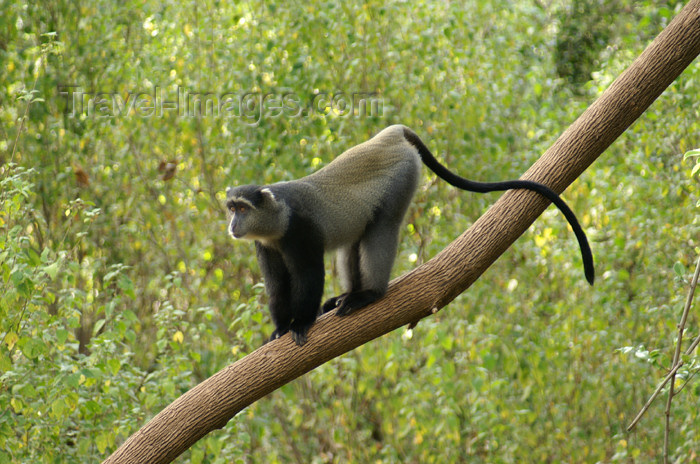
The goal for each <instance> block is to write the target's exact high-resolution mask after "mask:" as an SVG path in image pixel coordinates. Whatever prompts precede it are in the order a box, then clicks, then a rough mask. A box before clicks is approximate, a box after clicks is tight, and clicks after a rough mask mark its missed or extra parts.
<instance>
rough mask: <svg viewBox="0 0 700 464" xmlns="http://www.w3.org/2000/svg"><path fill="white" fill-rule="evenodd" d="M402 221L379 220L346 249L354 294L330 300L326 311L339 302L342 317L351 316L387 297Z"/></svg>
mask: <svg viewBox="0 0 700 464" xmlns="http://www.w3.org/2000/svg"><path fill="white" fill-rule="evenodd" d="M402 218H403V216H401V217H400V218H398V219H397V218H392V217H388V218H384V219H378V220H377V221H376V222H374V223H372V224H370V226H369V227H368V228H367V230H366V232H365V234H364V236H363V237H362V239H360V241H359V242H358V243H357V245H355V246H353V247H351V248H350V249H349V250H345V253H344V254H347V255H346V256H343V258H344V259H343V263H342V264H344V265H343V266H341V267H342V269H343V272H344V273H346V276H344V277H345V281H346V285H347V284H350V287H349V288H350V291H349V292H348V293H346V294H343V295H340V296H338V297H335V298H331V299H330V300H328V301H327V302H326V304H324V305H323V309H324V311H326V310H329V309H332V308H330V304H331V302H333V300H335V301H334V302H335V306H334V307H337V309H338V312H337V314H338V316H347V315H348V314H351V313H353V312H354V311H356V310H358V309H360V308H363V307H365V306H367V305H368V304H370V303H372V302H374V301H376V300H378V299H379V298H381V297H382V296H384V294H385V293H386V290H387V287H388V285H389V277H390V275H391V268H392V266H393V264H394V258H395V257H396V248H397V246H398V233H399V226H400V225H401V221H402ZM327 305H328V307H327Z"/></svg>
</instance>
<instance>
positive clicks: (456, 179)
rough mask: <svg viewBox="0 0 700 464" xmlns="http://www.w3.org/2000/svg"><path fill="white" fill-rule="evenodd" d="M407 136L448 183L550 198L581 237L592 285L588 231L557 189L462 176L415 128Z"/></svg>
mask: <svg viewBox="0 0 700 464" xmlns="http://www.w3.org/2000/svg"><path fill="white" fill-rule="evenodd" d="M404 136H405V137H406V140H408V141H409V142H410V143H411V145H413V146H414V147H416V149H417V150H418V154H420V157H421V160H422V161H423V164H425V165H426V166H428V168H430V170H431V171H433V172H434V173H435V174H436V175H437V176H438V177H440V178H441V179H442V180H444V181H445V182H447V183H448V184H450V185H452V186H454V187H457V188H459V189H462V190H467V191H470V192H477V193H486V192H498V191H504V190H512V189H526V190H532V191H534V192H537V193H539V194H540V195H542V196H544V197H545V198H547V199H548V200H549V201H551V202H552V203H554V204H555V205H556V207H557V208H559V210H560V211H561V212H562V213H563V214H564V217H565V218H566V220H567V221H569V224H571V228H572V229H573V230H574V234H576V239H577V240H578V244H579V247H580V248H581V257H582V259H583V269H584V273H585V274H586V280H587V281H588V283H589V284H591V285H593V282H594V281H595V267H594V266H593V253H592V252H591V247H590V245H589V244H588V238H586V233H585V232H584V231H583V229H582V228H581V224H579V222H578V219H576V215H575V214H574V212H573V211H571V208H569V206H568V205H567V204H566V203H564V200H562V199H561V197H560V196H559V195H557V193H556V192H554V191H553V190H552V189H550V188H549V187H547V186H546V185H543V184H540V183H537V182H533V181H530V180H508V181H503V182H475V181H471V180H469V179H465V178H464V177H460V176H458V175H456V174H454V173H452V172H450V170H449V169H447V168H446V167H445V166H443V165H442V164H440V162H439V161H438V160H437V159H435V157H434V156H433V154H432V153H431V152H430V150H428V147H426V146H425V144H424V143H423V141H422V140H421V139H420V138H419V137H418V135H416V134H415V133H414V132H413V131H412V130H410V129H408V128H405V130H404Z"/></svg>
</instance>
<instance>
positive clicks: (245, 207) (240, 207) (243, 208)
mask: <svg viewBox="0 0 700 464" xmlns="http://www.w3.org/2000/svg"><path fill="white" fill-rule="evenodd" d="M247 210H248V207H247V206H243V205H241V206H239V207H238V212H239V213H245V212H246V211H247Z"/></svg>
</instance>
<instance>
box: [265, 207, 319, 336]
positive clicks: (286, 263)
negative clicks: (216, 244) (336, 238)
mask: <svg viewBox="0 0 700 464" xmlns="http://www.w3.org/2000/svg"><path fill="white" fill-rule="evenodd" d="M322 243H323V238H322V237H321V236H320V233H319V232H318V229H317V228H316V227H315V226H314V224H313V223H312V222H310V221H308V220H305V219H304V218H302V217H300V216H298V215H296V214H292V216H291V217H290V221H289V228H288V229H287V232H286V233H285V234H284V236H283V237H282V239H281V240H280V250H277V249H275V248H273V247H267V246H265V245H263V244H261V243H260V242H256V244H255V247H256V250H257V255H258V260H259V262H260V268H261V270H262V273H263V277H264V278H265V290H266V291H267V294H268V295H269V297H270V303H269V305H270V313H271V315H272V321H273V322H274V324H275V327H276V328H275V331H274V332H272V336H271V337H270V340H274V339H276V338H279V337H281V336H282V335H284V334H286V333H287V332H291V335H292V338H293V339H294V341H295V342H296V343H297V344H298V345H303V344H304V343H306V333H307V332H308V331H309V329H310V328H311V326H312V325H313V323H314V321H315V320H316V316H317V315H318V312H319V303H320V302H321V296H322V295H323V282H324V269H323V245H322Z"/></svg>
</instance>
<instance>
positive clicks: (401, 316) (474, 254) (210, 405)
mask: <svg viewBox="0 0 700 464" xmlns="http://www.w3.org/2000/svg"><path fill="white" fill-rule="evenodd" d="M699 53H700V0H691V1H690V2H689V3H688V4H687V5H686V7H685V8H684V9H683V10H682V11H681V12H680V13H679V15H678V16H677V17H676V18H675V19H674V20H673V21H672V22H671V23H670V24H669V25H668V27H666V29H664V31H663V32H662V33H661V34H660V35H659V36H658V37H657V38H656V39H655V40H654V41H653V43H652V44H651V45H649V47H647V49H646V50H645V51H644V52H643V53H642V54H641V55H640V56H639V58H637V60H635V61H634V63H632V65H631V66H630V67H629V68H628V69H627V70H626V71H625V72H624V73H622V74H621V75H620V76H619V77H618V78H617V80H615V82H613V83H612V84H611V85H610V87H609V88H608V89H607V90H606V91H605V92H604V93H603V94H602V95H601V96H600V98H598V100H597V101H595V102H594V103H593V104H592V105H591V106H590V107H589V108H588V109H587V110H586V111H585V112H584V113H583V114H582V115H581V116H580V117H579V118H578V119H577V120H576V121H575V122H574V123H573V124H572V125H571V126H570V127H569V128H568V129H567V130H566V131H565V132H564V133H563V134H562V135H561V136H560V137H559V139H558V140H557V141H556V142H555V143H554V145H552V147H551V148H550V149H549V150H547V151H546V152H545V154H544V155H543V156H542V157H541V158H540V159H539V160H538V161H537V162H536V163H535V164H534V165H533V166H532V167H531V168H530V169H529V170H528V171H527V172H526V173H525V174H524V175H523V177H522V178H524V179H530V180H534V181H537V182H542V183H544V184H546V185H548V186H549V187H551V188H552V189H553V190H554V191H556V192H562V191H563V190H564V189H565V188H566V187H567V186H568V185H569V184H571V182H573V181H574V180H575V179H576V178H577V177H578V176H579V175H580V174H581V173H582V172H583V171H585V170H586V168H588V166H590V164H591V163H593V161H595V160H596V159H597V158H598V156H600V154H601V153H603V151H604V150H605V149H606V148H607V147H608V146H609V145H610V144H611V143H612V142H613V141H614V140H615V139H616V138H617V137H619V136H620V134H622V132H624V131H625V129H627V127H629V126H630V124H632V122H634V121H635V120H636V119H637V118H638V117H639V116H640V115H641V114H642V113H643V112H644V111H645V110H646V109H647V108H648V107H649V105H651V103H652V102H653V101H654V100H655V99H656V98H657V97H658V96H659V95H660V94H661V93H662V92H663V90H664V89H665V88H666V87H668V86H669V85H670V84H671V83H672V82H673V81H674V80H675V79H676V78H677V77H678V75H679V74H680V73H681V72H682V71H683V70H684V69H685V68H686V67H687V66H688V65H689V64H690V63H691V62H692V61H693V59H695V57H696V56H697V55H698V54H699ZM547 205H548V202H547V201H546V200H544V199H543V198H542V197H541V196H539V195H537V194H535V193H532V192H528V191H523V190H516V191H508V192H506V193H505V194H504V195H503V196H502V197H501V198H500V199H499V200H498V201H497V202H496V203H495V204H494V205H493V206H492V207H491V208H490V209H489V210H488V211H487V212H486V213H485V214H484V215H483V216H482V217H481V218H479V219H478V220H477V221H476V222H475V223H474V225H472V227H470V228H469V229H468V230H467V231H466V232H464V233H463V234H462V235H461V236H460V237H459V238H458V239H457V240H455V241H454V242H452V243H451V244H450V245H449V246H448V247H447V248H445V249H444V250H443V251H442V252H440V253H439V254H438V255H437V256H435V257H434V258H433V259H431V260H430V261H428V262H427V263H425V264H424V265H422V266H420V267H418V268H416V269H415V270H413V271H412V272H410V273H408V274H405V275H403V276H401V277H399V278H397V279H395V280H394V281H392V283H391V285H390V288H389V292H388V293H387V295H386V296H385V297H384V298H382V299H381V300H379V301H378V302H376V303H375V304H372V305H371V306H369V307H367V308H365V309H363V310H361V311H359V312H358V313H356V314H354V315H352V316H351V317H348V318H338V317H335V316H334V314H333V313H329V314H326V315H325V316H323V317H321V318H320V319H319V320H318V321H317V322H316V324H314V326H313V327H312V328H311V330H310V332H309V341H308V342H307V343H306V344H305V345H304V346H302V347H298V346H296V345H295V344H294V342H293V341H292V340H291V338H290V337H289V336H287V335H285V336H284V337H282V338H280V339H278V340H275V341H273V342H271V343H268V344H267V345H265V346H263V347H261V348H259V349H258V350H256V351H254V352H253V353H251V354H249V355H248V356H246V357H245V358H243V359H241V360H239V361H237V362H235V363H233V364H231V365H229V366H227V367H226V368H224V369H223V370H221V371H219V372H218V373H217V374H215V375H213V376H212V377H210V378H209V379H207V380H205V381H204V382H202V383H201V384H199V385H197V386H196V387H194V388H193V389H192V390H190V391H188V392H187V393H185V394H184V395H182V396H181V397H180V398H178V399H177V400H176V401H174V402H173V403H172V404H170V405H169V406H168V407H166V408H165V409H164V410H163V411H161V412H160V413H159V414H158V415H156V416H155V417H154V418H153V419H151V420H150V421H149V422H148V423H147V424H146V425H145V426H143V428H141V430H139V431H138V432H136V433H135V434H134V435H132V436H131V437H130V438H129V439H128V440H127V441H126V442H124V444H122V446H121V447H120V448H119V449H117V451H116V452H115V453H114V454H112V455H111V456H110V457H109V458H108V459H107V460H106V461H105V463H110V464H112V463H149V464H156V463H168V462H171V461H172V460H173V459H175V458H176V457H177V456H179V455H180V454H181V453H182V452H184V451H185V450H187V449H188V448H189V447H190V446H191V445H192V444H194V443H195V442H196V441H197V440H199V439H200V438H202V437H203V436H204V435H206V434H207V433H209V432H210V431H212V430H214V429H217V428H221V427H223V426H224V425H226V423H227V422H228V421H229V420H230V419H231V418H232V417H233V416H235V415H236V414H237V413H238V412H239V411H241V410H242V409H243V408H245V407H246V406H249V405H250V404H252V403H254V402H255V401H257V400H258V399H260V398H262V397H263V396H265V395H267V394H268V393H270V392H272V391H274V390H275V389H277V388H279V387H281V386H282V385H284V384H286V383H288V382H290V381H292V380H293V379H295V378H297V377H299V376H301V375H302V374H304V373H306V372H309V371H310V370H312V369H314V368H316V367H317V366H319V365H321V364H323V363H325V362H327V361H329V360H330V359H333V358H335V357H337V356H339V355H341V354H343V353H346V352H348V351H350V350H352V349H354V348H356V347H358V346H360V345H362V344H364V343H366V342H368V341H370V340H372V339H374V338H377V337H379V336H381V335H383V334H385V333H388V332H391V331H392V330H394V329H396V328H399V327H401V326H403V325H406V324H409V323H413V322H416V321H418V320H420V319H422V318H424V317H427V316H429V315H431V314H432V313H434V312H435V311H437V310H438V309H440V308H442V307H443V306H445V305H447V304H448V303H449V302H450V301H452V300H453V299H454V298H455V297H457V295H459V294H460V293H462V292H463V291H464V290H466V289H467V288H468V287H469V286H470V285H471V284H472V283H473V282H474V281H475V280H476V279H477V278H478V277H479V276H480V275H481V274H482V273H483V272H484V271H485V270H486V269H487V268H488V267H489V266H490V265H491V264H492V263H493V262H494V261H495V260H496V259H497V258H498V257H499V256H500V255H501V254H502V253H503V252H504V251H505V250H506V249H507V248H508V247H509V246H510V245H511V244H512V243H513V242H514V241H515V240H516V239H517V238H518V237H519V236H520V235H521V234H522V233H523V232H525V230H527V228H528V227H529V226H530V225H531V224H532V222H533V221H534V220H535V219H536V218H537V217H538V216H539V215H540V214H541V213H542V212H543V211H544V210H545V208H546V207H547Z"/></svg>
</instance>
